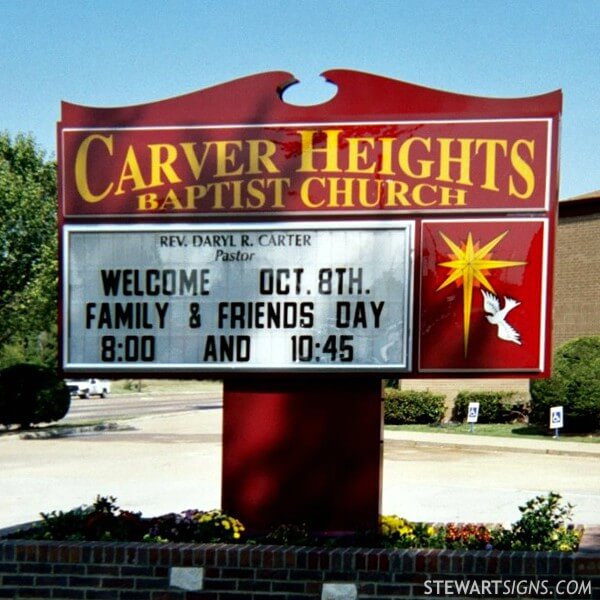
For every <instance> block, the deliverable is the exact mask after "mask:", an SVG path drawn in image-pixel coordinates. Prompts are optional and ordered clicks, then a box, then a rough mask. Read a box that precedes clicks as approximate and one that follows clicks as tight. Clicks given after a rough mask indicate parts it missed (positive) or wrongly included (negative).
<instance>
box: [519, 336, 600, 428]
mask: <svg viewBox="0 0 600 600" xmlns="http://www.w3.org/2000/svg"><path fill="white" fill-rule="evenodd" d="M529 389H530V393H531V416H530V419H529V420H530V422H531V423H534V424H536V425H541V426H543V427H548V426H549V424H548V422H549V415H550V407H552V406H562V407H563V409H564V428H563V431H566V432H593V431H597V430H598V429H600V336H592V337H585V338H578V339H576V340H571V341H570V342H567V343H566V344H564V345H563V346H561V347H560V348H558V349H557V351H556V352H555V354H554V366H553V369H552V377H550V378H548V379H533V380H532V381H531V383H530V386H529Z"/></svg>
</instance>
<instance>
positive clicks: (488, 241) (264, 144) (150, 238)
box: [58, 71, 561, 377]
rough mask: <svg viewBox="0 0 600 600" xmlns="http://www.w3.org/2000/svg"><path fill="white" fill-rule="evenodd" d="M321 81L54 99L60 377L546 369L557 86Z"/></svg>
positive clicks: (350, 76)
mask: <svg viewBox="0 0 600 600" xmlns="http://www.w3.org/2000/svg"><path fill="white" fill-rule="evenodd" d="M326 76H327V77H328V79H330V80H331V81H333V82H334V83H336V85H337V86H338V93H337V95H336V97H335V98H334V99H333V100H331V101H329V102H327V103H325V104H323V105H320V106H314V107H297V106H291V105H289V104H286V103H285V102H284V101H283V100H282V99H281V98H280V96H279V95H278V94H277V93H276V90H277V89H279V90H281V89H282V88H285V87H286V85H289V82H290V80H291V77H290V76H288V75H287V74H282V73H264V74H261V75H255V76H252V77H248V78H244V79H241V80H237V81H234V82H230V83H226V84H223V85H221V86H216V87H214V88H210V89H207V90H202V91H199V92H195V93H192V94H189V95H187V96H182V97H179V98H173V99H169V100H164V101H160V102H154V103H151V104H147V105H143V106H138V107H123V108H115V109H97V108H88V107H81V106H76V105H72V104H67V103H65V104H63V115H62V120H61V122H60V123H59V126H58V133H59V175H60V177H59V192H60V193H59V195H60V198H59V201H60V227H61V247H62V253H61V260H62V289H61V294H62V299H61V303H62V323H61V327H62V332H63V335H62V345H63V347H62V356H63V365H62V366H63V369H64V370H65V371H66V372H68V373H84V372H94V373H97V372H104V373H106V374H115V375H116V374H121V373H145V372H148V373H150V372H151V373H154V374H156V373H160V374H169V373H176V374H179V375H196V374H198V373H224V372H225V373H226V372H234V371H235V372H244V371H247V372H274V371H275V372H276V371H279V372H283V373H294V372H296V373H298V372H370V373H379V374H402V376H403V377H410V376H417V377H419V376H420V377H423V376H434V375H438V376H454V375H455V376H460V375H464V374H478V373H480V374H485V375H486V376H489V375H492V376H493V375H498V376H502V375H522V376H527V377H533V376H540V375H545V374H548V373H549V350H550V343H551V340H550V335H549V332H550V330H551V323H550V315H551V288H552V286H551V283H552V262H553V259H552V256H553V245H554V235H555V234H554V230H555V226H556V206H557V195H558V191H557V177H556V171H557V161H558V153H557V148H558V139H557V136H558V121H559V114H560V107H561V96H560V93H559V92H554V93H551V94H546V95H544V96H539V97H536V98H526V99H514V100H491V99H484V98H475V97H468V96H460V95H458V94H450V93H446V92H438V91H435V90H428V89H426V88H421V87H418V86H414V85H411V84H406V83H402V82H399V81H394V80H390V79H384V78H380V77H377V76H374V75H368V74H364V73H356V72H352V71H331V72H329V73H327V74H326ZM366 90H368V93H367V91H366ZM235 98H244V103H241V104H243V106H242V105H241V104H240V103H238V102H237V101H234V99H235Z"/></svg>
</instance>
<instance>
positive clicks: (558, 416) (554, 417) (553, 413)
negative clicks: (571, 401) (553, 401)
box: [550, 406, 564, 438]
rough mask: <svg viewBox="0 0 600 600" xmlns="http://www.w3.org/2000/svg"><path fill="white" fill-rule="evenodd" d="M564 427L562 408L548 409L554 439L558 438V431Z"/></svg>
mask: <svg viewBox="0 0 600 600" xmlns="http://www.w3.org/2000/svg"><path fill="white" fill-rule="evenodd" d="M563 427H564V411H563V407H562V406H552V407H551V408H550V428H551V429H554V437H555V438H558V437H559V433H560V430H561V429H562V428H563Z"/></svg>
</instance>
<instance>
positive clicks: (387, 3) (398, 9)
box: [0, 0, 600, 198]
mask: <svg viewBox="0 0 600 600" xmlns="http://www.w3.org/2000/svg"><path fill="white" fill-rule="evenodd" d="M333 68H349V69H356V70H360V71H367V72H370V73H375V74H377V75H382V76H385V77H391V78H394V79H400V80H404V81H410V82H413V83H417V84H420V85H424V86H427V87H433V88H439V89H445V90H450V91H454V92H459V93H464V94H473V95H478V96H494V97H521V96H530V95H536V94H541V93H544V92H548V91H552V90H555V89H559V88H560V89H562V91H563V94H564V106H563V121H562V142H561V183H560V197H561V198H568V197H572V196H576V195H579V194H584V193H587V192H590V191H593V190H597V189H600V0H569V1H567V0H530V1H514V0H513V1H500V0H462V1H461V0H455V1H451V0H445V1H443V0H405V1H401V0H397V1H391V0H381V1H378V2H377V1H371V2H368V1H367V0H347V1H342V0H337V1H331V0H330V1H328V0H316V1H312V0H311V1H296V2H293V1H287V2H286V1H283V0H281V1H275V0H248V1H241V0H221V1H204V2H202V1H200V0H195V1H193V0H179V1H170V2H169V1H162V2H161V1H157V0H140V1H138V0H129V1H127V0H103V1H102V0H97V1H93V2H92V1H86V0H53V1H52V2H48V1H47V0H21V1H11V0H0V130H7V131H8V132H9V133H11V134H15V133H16V132H26V133H31V134H33V136H34V137H35V138H36V140H37V142H38V143H39V145H40V146H41V147H42V148H44V149H46V150H47V152H48V154H49V155H50V154H53V153H54V152H55V135H56V133H55V131H56V129H55V127H56V121H57V120H58V119H59V118H60V102H61V100H67V101H69V102H74V103H76V104H84V105H90V106H122V105H127V104H137V103H143V102H150V101H153V100H160V99H164V98H168V97H171V96H177V95H180V94H184V93H187V92H191V91H194V90H198V89H202V88H205V87H209V86H212V85H215V84H218V83H222V82H225V81H229V80H231V79H235V78H238V77H243V76H246V75H251V74H253V73H259V72H263V71H275V70H276V71H279V70H282V71H288V72H291V73H293V74H294V75H295V76H296V77H297V78H298V79H300V81H301V83H300V84H298V85H296V86H293V88H292V89H291V90H290V92H289V96H288V98H289V99H290V100H293V101H295V102H297V103H311V102H313V101H314V102H316V101H322V100H324V99H325V98H326V97H327V95H328V94H330V88H331V86H328V85H327V84H325V83H323V82H322V80H320V78H319V74H320V73H322V72H323V71H326V70H329V69H333Z"/></svg>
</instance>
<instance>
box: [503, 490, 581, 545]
mask: <svg viewBox="0 0 600 600" xmlns="http://www.w3.org/2000/svg"><path fill="white" fill-rule="evenodd" d="M561 500H562V498H561V496H560V494H557V493H555V492H549V493H548V495H547V496H536V497H535V498H533V499H531V500H529V501H528V502H527V503H526V504H525V505H524V506H519V511H520V512H521V518H520V519H519V520H518V521H517V522H516V523H513V525H512V527H511V529H510V530H504V531H503V532H501V534H500V535H498V536H497V537H496V539H495V540H494V542H495V547H496V548H497V549H499V550H541V551H545V552H550V551H558V552H573V551H575V550H577V549H578V548H579V542H580V540H581V533H582V532H581V531H580V530H577V529H575V528H574V527H573V525H572V523H571V521H572V514H573V506H572V505H571V504H566V505H565V504H562V503H561Z"/></svg>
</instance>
